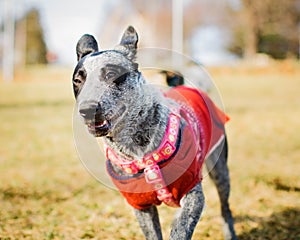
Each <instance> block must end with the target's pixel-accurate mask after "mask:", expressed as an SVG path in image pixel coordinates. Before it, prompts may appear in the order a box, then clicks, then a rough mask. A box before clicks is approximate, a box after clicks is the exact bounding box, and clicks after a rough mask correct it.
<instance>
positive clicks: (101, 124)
mask: <svg viewBox="0 0 300 240" xmlns="http://www.w3.org/2000/svg"><path fill="white" fill-rule="evenodd" d="M86 125H87V127H88V130H89V132H90V133H91V134H92V135H94V136H95V137H103V136H106V135H107V134H108V132H109V129H110V126H111V124H110V121H108V120H106V119H104V120H97V119H95V122H86Z"/></svg>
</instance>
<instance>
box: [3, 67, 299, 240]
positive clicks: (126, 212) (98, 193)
mask: <svg viewBox="0 0 300 240" xmlns="http://www.w3.org/2000/svg"><path fill="white" fill-rule="evenodd" d="M71 72H72V70H60V69H46V68H45V69H37V70H27V71H22V72H20V73H18V74H17V81H16V82H14V83H11V84H7V83H3V82H0V123H1V124H0V133H1V136H0V239H1V240H2V239H130V240H131V239H143V237H142V233H141V231H140V230H139V227H138V224H137V222H136V221H135V218H134V216H133V213H132V211H131V209H130V207H128V206H127V205H126V203H125V202H124V200H123V198H122V197H121V196H120V194H119V193H117V192H116V191H113V190H110V189H108V188H106V187H104V186H103V185H101V184H100V183H98V182H97V181H96V180H95V179H94V178H93V177H91V176H90V175H89V174H88V173H87V171H86V170H85V169H84V167H83V166H82V164H81V163H80V160H79V159H78V157H77V154H76V150H75V146H74V141H73V134H72V111H73V104H74V100H73V96H72V89H71V83H70V76H71ZM211 73H212V76H213V78H214V80H215V82H216V84H217V86H218V88H219V90H220V92H221V94H222V96H223V101H224V104H225V107H226V110H227V113H228V114H229V115H230V117H231V120H230V122H229V123H228V128H227V129H228V130H227V132H228V137H229V145H230V153H229V164H230V169H231V180H232V192H231V198H230V202H231V206H232V210H233V213H234V216H235V219H236V220H235V222H236V224H235V226H236V231H237V234H238V236H239V239H245V240H249V239H250V240H251V239H275V240H277V239H289V240H296V239H300V134H299V133H300V131H299V130H300V120H299V119H300V97H299V94H300V65H299V63H298V64H296V63H281V64H275V65H274V66H271V67H267V68H248V67H239V68H237V67H233V68H218V69H211ZM204 189H205V195H206V208H205V211H204V213H203V216H202V220H201V222H200V223H199V224H198V225H197V228H196V230H195V234H194V238H193V239H211V240H215V239H222V230H221V219H220V214H219V205H218V204H219V203H218V199H217V194H216V190H215V188H214V187H213V185H212V183H211V182H210V181H209V179H207V178H205V179H204ZM159 210H160V213H161V223H162V225H163V231H164V236H165V238H166V239H167V236H168V232H169V230H170V227H169V226H170V224H171V220H172V217H173V214H174V213H175V211H174V209H170V208H166V207H165V206H161V207H160V208H159Z"/></svg>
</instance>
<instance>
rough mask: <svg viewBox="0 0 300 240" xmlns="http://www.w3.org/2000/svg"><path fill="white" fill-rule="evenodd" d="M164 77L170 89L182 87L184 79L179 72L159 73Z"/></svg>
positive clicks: (166, 71)
mask: <svg viewBox="0 0 300 240" xmlns="http://www.w3.org/2000/svg"><path fill="white" fill-rule="evenodd" d="M161 73H162V74H164V75H165V76H166V82H167V85H168V86H170V87H176V86H181V85H184V77H183V75H182V74H181V73H180V72H171V71H168V70H163V71H161Z"/></svg>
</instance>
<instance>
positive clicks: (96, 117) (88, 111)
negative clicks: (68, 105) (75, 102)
mask: <svg viewBox="0 0 300 240" xmlns="http://www.w3.org/2000/svg"><path fill="white" fill-rule="evenodd" d="M79 114H80V115H81V117H82V118H83V119H84V122H85V124H86V125H87V127H88V130H89V132H90V133H91V134H92V135H94V136H95V137H102V136H106V135H107V134H108V132H109V129H110V126H111V124H110V121H109V120H108V119H106V118H105V116H104V114H103V111H102V109H101V106H100V104H82V105H81V106H79Z"/></svg>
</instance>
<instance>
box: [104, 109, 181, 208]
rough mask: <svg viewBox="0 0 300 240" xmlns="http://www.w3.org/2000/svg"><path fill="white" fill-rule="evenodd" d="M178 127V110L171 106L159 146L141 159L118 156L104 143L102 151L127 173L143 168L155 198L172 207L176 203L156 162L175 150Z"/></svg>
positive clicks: (170, 154)
mask: <svg viewBox="0 0 300 240" xmlns="http://www.w3.org/2000/svg"><path fill="white" fill-rule="evenodd" d="M179 128H180V115H179V111H178V110H177V109H175V108H171V113H170V115H169V119H168V124H167V129H166V133H165V136H164V138H163V140H162V142H161V144H160V146H159V148H158V149H157V150H155V151H153V152H151V153H149V154H147V155H146V156H145V157H144V158H143V159H141V160H126V159H124V158H122V157H120V156H118V155H117V154H116V153H115V152H114V151H113V150H112V149H111V148H109V147H108V145H107V144H106V143H105V144H104V151H105V155H106V158H107V159H109V160H110V161H112V162H113V163H114V164H116V165H117V166H119V167H121V168H122V169H123V171H124V172H126V173H128V174H136V173H138V171H139V170H143V169H144V173H145V180H146V182H147V183H149V184H151V185H152V186H153V189H154V190H155V192H156V194H157V198H158V199H159V200H160V201H162V202H164V203H165V204H167V205H169V206H172V207H178V204H176V203H175V201H174V198H173V196H172V193H170V191H169V189H168V188H167V186H166V183H165V181H164V179H163V176H162V174H161V170H160V168H159V166H158V163H159V162H161V161H163V160H166V159H168V158H170V157H171V156H172V155H173V153H174V152H175V151H176V141H177V137H178V133H179Z"/></svg>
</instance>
